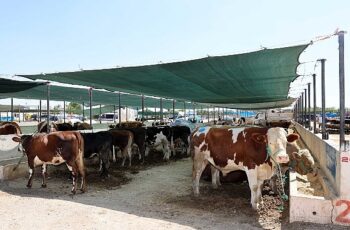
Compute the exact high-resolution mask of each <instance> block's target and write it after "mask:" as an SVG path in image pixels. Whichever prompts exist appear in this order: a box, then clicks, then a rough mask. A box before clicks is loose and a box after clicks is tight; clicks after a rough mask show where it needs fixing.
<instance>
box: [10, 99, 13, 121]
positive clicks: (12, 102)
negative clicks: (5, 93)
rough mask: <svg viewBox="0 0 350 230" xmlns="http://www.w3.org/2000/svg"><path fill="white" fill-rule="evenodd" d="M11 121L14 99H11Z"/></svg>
mask: <svg viewBox="0 0 350 230" xmlns="http://www.w3.org/2000/svg"><path fill="white" fill-rule="evenodd" d="M10 120H11V121H13V97H11V119H10Z"/></svg>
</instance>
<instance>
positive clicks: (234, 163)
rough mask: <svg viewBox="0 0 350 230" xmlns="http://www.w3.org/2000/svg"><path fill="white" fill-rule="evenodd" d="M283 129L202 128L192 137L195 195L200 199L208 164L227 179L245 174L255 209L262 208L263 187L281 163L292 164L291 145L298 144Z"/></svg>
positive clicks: (214, 178) (215, 184)
mask: <svg viewBox="0 0 350 230" xmlns="http://www.w3.org/2000/svg"><path fill="white" fill-rule="evenodd" d="M298 138H299V136H298V135H297V134H289V135H287V132H286V131H285V130H284V129H283V128H258V127H249V128H211V127H201V128H198V129H196V130H195V131H194V132H193V133H192V135H191V153H192V158H193V168H192V182H193V191H194V195H195V196H198V195H199V179H200V177H201V174H202V172H203V170H204V168H205V167H206V165H207V164H208V163H210V164H211V165H212V166H214V167H215V168H216V169H218V170H220V171H221V172H222V173H223V175H224V176H225V175H226V174H227V173H229V172H231V171H235V170H244V171H245V172H246V174H247V177H248V183H249V187H250V190H251V205H252V207H253V209H255V210H256V209H257V208H258V204H259V202H260V201H261V192H262V184H263V182H264V180H266V179H270V178H271V176H272V175H273V172H274V168H275V167H277V164H279V163H288V161H289V157H288V155H287V153H286V145H287V142H293V141H295V140H297V139H298ZM218 170H213V171H214V175H212V180H213V185H214V187H217V185H219V184H218V183H220V182H219V180H218V179H219V171H218Z"/></svg>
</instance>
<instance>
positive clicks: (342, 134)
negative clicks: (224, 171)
mask: <svg viewBox="0 0 350 230" xmlns="http://www.w3.org/2000/svg"><path fill="white" fill-rule="evenodd" d="M344 34H345V31H340V32H338V44H339V113H340V130H339V132H340V136H339V149H340V151H344V150H345V149H344V146H345V145H344V142H345V70H344Z"/></svg>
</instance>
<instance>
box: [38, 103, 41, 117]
mask: <svg viewBox="0 0 350 230" xmlns="http://www.w3.org/2000/svg"><path fill="white" fill-rule="evenodd" d="M38 121H39V122H41V100H40V101H39V119H38Z"/></svg>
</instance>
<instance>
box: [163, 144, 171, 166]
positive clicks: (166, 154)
mask: <svg viewBox="0 0 350 230" xmlns="http://www.w3.org/2000/svg"><path fill="white" fill-rule="evenodd" d="M162 145H163V154H164V157H163V160H166V161H168V160H169V159H170V154H171V150H170V148H169V142H168V140H163V141H162Z"/></svg>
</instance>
